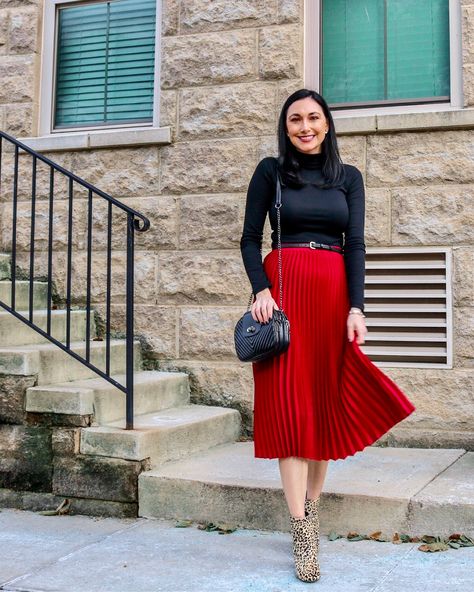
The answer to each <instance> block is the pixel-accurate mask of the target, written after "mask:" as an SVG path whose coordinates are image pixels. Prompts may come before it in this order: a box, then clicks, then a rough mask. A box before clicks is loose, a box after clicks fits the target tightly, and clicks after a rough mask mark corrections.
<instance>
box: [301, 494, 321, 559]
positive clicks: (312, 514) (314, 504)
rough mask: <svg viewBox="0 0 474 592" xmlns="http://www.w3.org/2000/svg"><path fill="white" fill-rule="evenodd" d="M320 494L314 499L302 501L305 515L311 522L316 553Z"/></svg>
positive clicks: (317, 550)
mask: <svg viewBox="0 0 474 592" xmlns="http://www.w3.org/2000/svg"><path fill="white" fill-rule="evenodd" d="M320 499H321V496H319V497H317V498H316V499H306V500H305V502H304V511H305V515H306V516H308V518H309V520H310V521H311V522H312V523H313V529H314V536H315V541H316V553H319V501H320Z"/></svg>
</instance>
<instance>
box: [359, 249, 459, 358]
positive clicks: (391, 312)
mask: <svg viewBox="0 0 474 592" xmlns="http://www.w3.org/2000/svg"><path fill="white" fill-rule="evenodd" d="M365 313H366V315H367V318H366V324H367V329H368V334H367V336H366V340H365V344H364V345H363V346H361V349H362V351H364V353H366V354H367V355H368V356H369V358H370V359H371V360H372V361H373V362H374V363H376V364H377V365H378V366H417V367H430V368H432V367H442V368H448V367H451V366H452V312H451V251H450V250H449V249H444V248H438V249H437V248H425V247H420V248H367V253H366V279H365Z"/></svg>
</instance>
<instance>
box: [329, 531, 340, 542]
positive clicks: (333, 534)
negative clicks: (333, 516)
mask: <svg viewBox="0 0 474 592" xmlns="http://www.w3.org/2000/svg"><path fill="white" fill-rule="evenodd" d="M342 538H343V535H342V534H337V532H335V531H334V530H332V531H331V532H330V533H329V534H328V541H335V540H336V539H342Z"/></svg>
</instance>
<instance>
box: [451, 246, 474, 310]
mask: <svg viewBox="0 0 474 592" xmlns="http://www.w3.org/2000/svg"><path fill="white" fill-rule="evenodd" d="M453 302H454V304H455V306H473V305H474V247H454V248H453Z"/></svg>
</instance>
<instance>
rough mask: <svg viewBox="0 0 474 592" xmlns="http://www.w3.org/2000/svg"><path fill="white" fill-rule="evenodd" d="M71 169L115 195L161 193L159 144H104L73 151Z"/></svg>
mask: <svg viewBox="0 0 474 592" xmlns="http://www.w3.org/2000/svg"><path fill="white" fill-rule="evenodd" d="M71 169H72V172H73V173H74V174H76V175H78V176H79V177H81V178H82V179H85V180H86V181H87V182H89V183H92V185H95V186H96V187H98V188H99V189H101V190H102V191H105V192H106V193H109V194H110V195H112V196H113V197H117V196H118V195H121V196H123V197H126V196H129V197H133V196H136V195H153V194H156V193H158V170H159V164H158V148H157V147H156V146H149V147H139V148H120V149H119V148H113V149H107V148H101V149H98V150H79V151H76V152H74V153H73V155H72V162H71Z"/></svg>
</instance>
